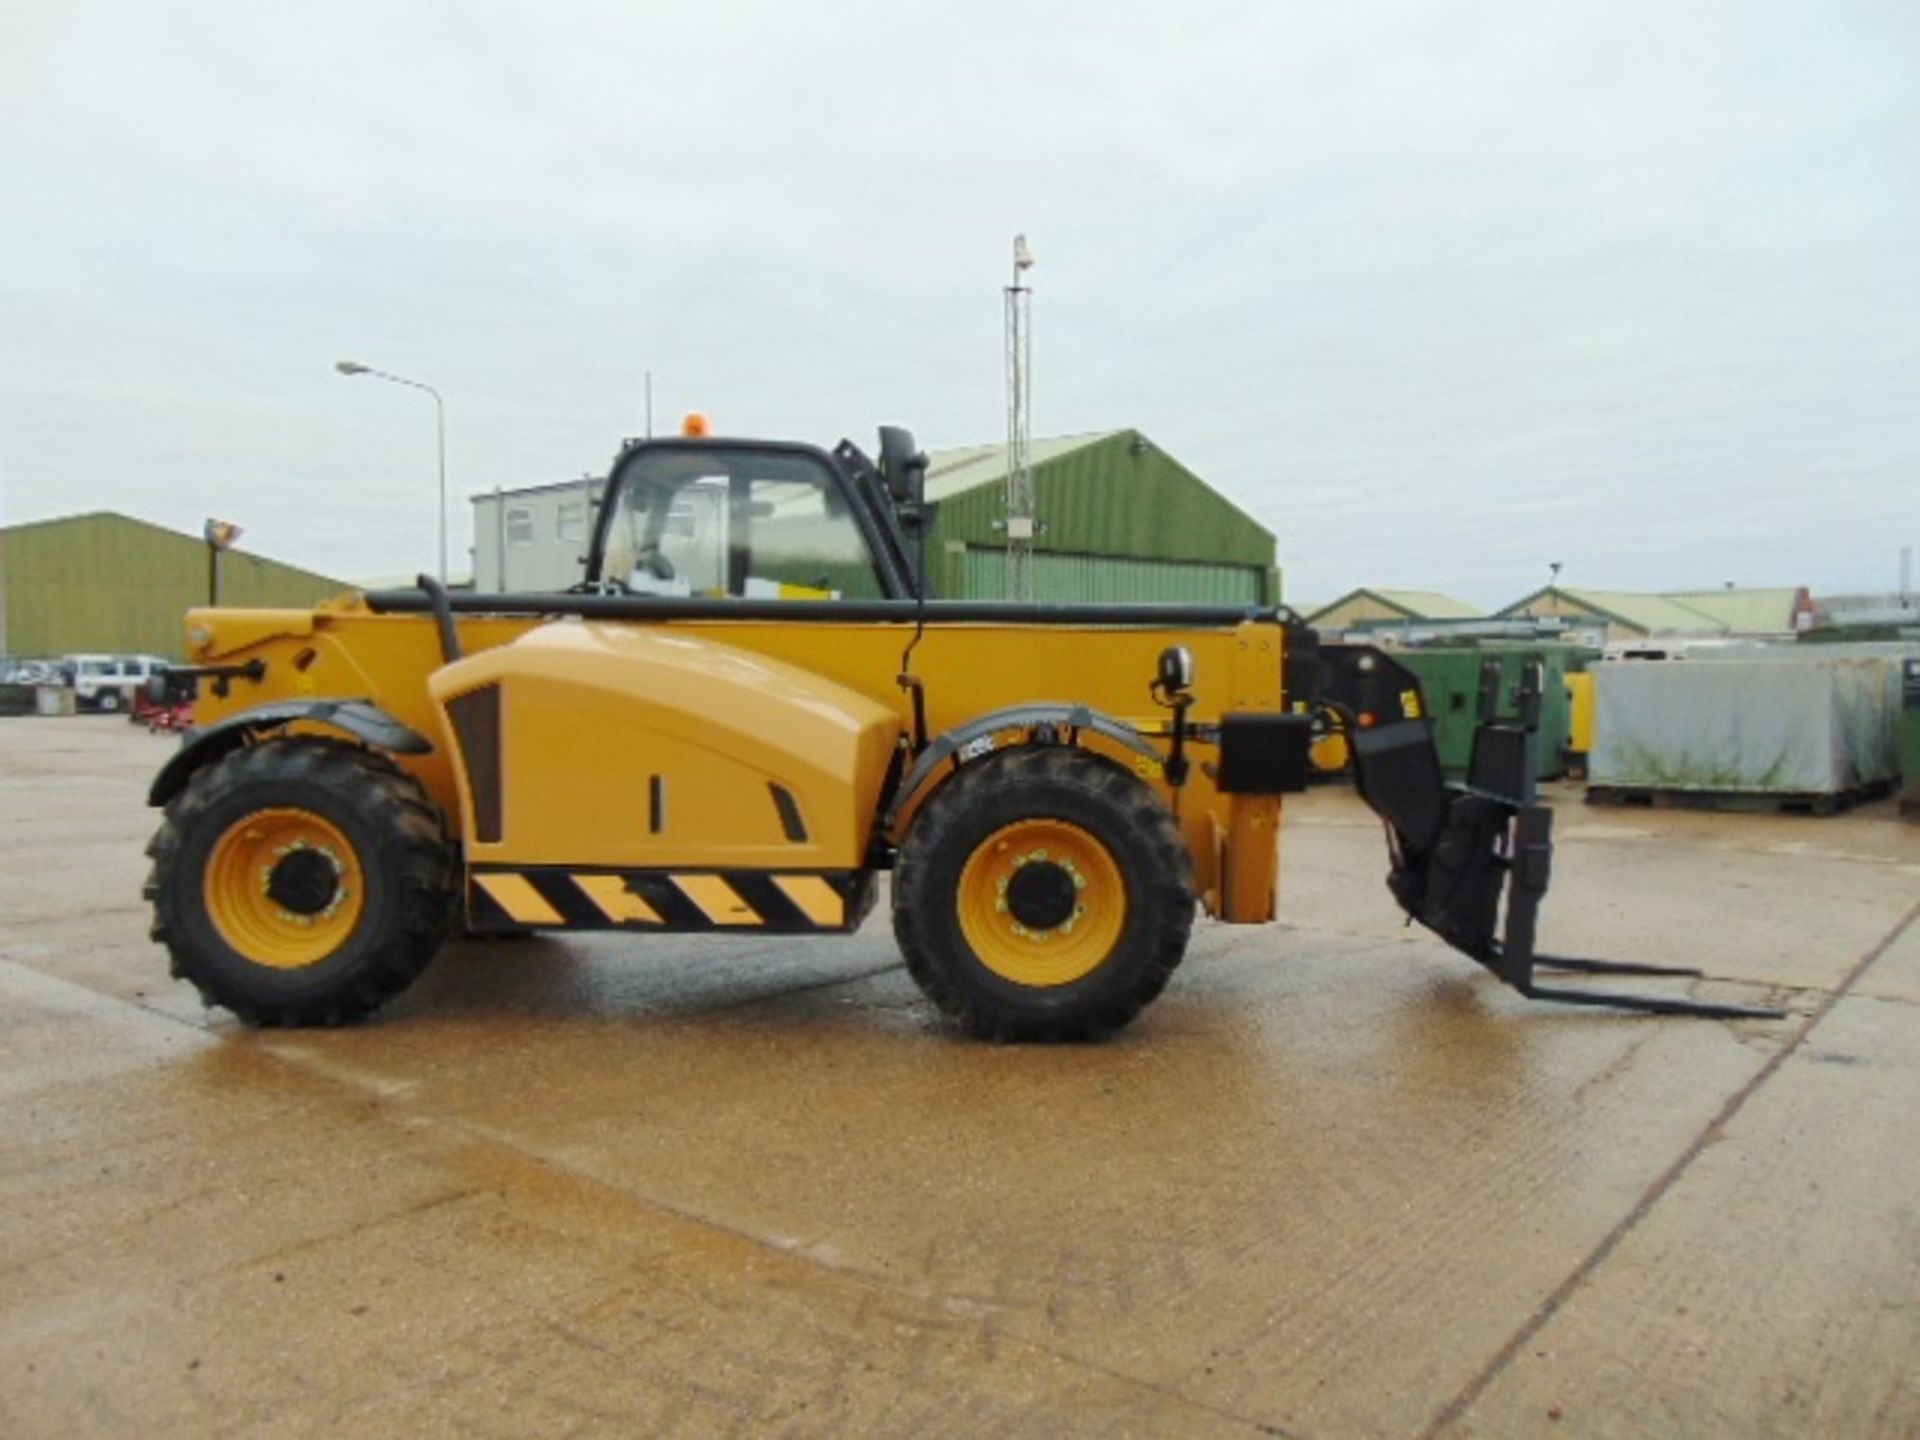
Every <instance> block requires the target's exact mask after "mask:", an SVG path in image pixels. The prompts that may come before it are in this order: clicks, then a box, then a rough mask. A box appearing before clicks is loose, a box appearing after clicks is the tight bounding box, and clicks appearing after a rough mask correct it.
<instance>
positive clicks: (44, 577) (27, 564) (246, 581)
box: [0, 510, 351, 660]
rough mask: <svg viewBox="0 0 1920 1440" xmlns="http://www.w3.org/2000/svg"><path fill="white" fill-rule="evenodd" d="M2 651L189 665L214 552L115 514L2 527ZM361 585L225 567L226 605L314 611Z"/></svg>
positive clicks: (243, 564) (267, 568)
mask: <svg viewBox="0 0 1920 1440" xmlns="http://www.w3.org/2000/svg"><path fill="white" fill-rule="evenodd" d="M0 567H3V568H4V579H3V580H0V592H4V600H5V609H4V611H0V654H5V655H15V656H56V655H73V654H87V653H104V654H131V655H160V656H164V657H166V658H167V659H173V660H177V659H180V658H182V655H183V650H182V645H183V641H184V639H185V636H184V635H183V633H182V626H181V616H182V615H183V614H184V613H185V612H186V610H187V608H188V607H189V606H193V605H204V604H206V603H207V598H208V597H207V586H208V567H207V546H206V543H205V542H204V541H202V540H201V539H200V538H199V537H198V536H194V535H182V534H180V533H179V532H178V531H175V530H168V529H166V528H165V527H163V526H160V525H152V524H149V523H148V522H146V521H145V520H135V519H134V518H133V517H132V516H129V515H119V514H116V513H114V512H112V511H109V510H102V511H96V512H94V513H93V514H89V515H72V516H68V517H66V518H64V519H60V520H42V521H38V522H35V523H32V524H25V525H13V526H9V527H7V528H6V529H4V530H0ZM350 588H351V587H350V586H348V585H346V584H344V583H342V582H341V581H338V580H329V579H328V578H327V577H326V576H324V575H316V574H314V573H313V572H312V571H310V570H300V569H296V568H295V567H293V566H291V565H282V564H279V563H278V562H277V561H273V560H266V559H262V558H261V557H260V556H258V555H249V554H246V553H245V552H243V551H239V550H230V551H228V552H227V553H226V554H225V555H224V556H222V557H221V561H220V601H221V603H222V604H224V605H291V606H306V605H312V604H313V603H314V602H315V601H318V600H323V599H326V598H327V597H328V596H330V595H338V594H339V593H341V592H342V591H343V590H347V589H350Z"/></svg>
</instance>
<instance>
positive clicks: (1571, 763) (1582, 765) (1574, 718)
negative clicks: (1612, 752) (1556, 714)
mask: <svg viewBox="0 0 1920 1440" xmlns="http://www.w3.org/2000/svg"><path fill="white" fill-rule="evenodd" d="M1567 704H1568V717H1569V718H1568V730H1567V768H1568V769H1569V770H1570V771H1571V772H1572V774H1573V775H1574V776H1575V778H1577V779H1585V778H1586V774H1587V757H1588V756H1590V755H1591V754H1593V672H1592V671H1591V670H1573V671H1569V672H1568V674H1567Z"/></svg>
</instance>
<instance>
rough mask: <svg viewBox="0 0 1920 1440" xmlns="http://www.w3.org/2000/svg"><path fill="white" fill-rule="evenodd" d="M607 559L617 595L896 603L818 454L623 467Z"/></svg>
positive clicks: (679, 454) (647, 458)
mask: <svg viewBox="0 0 1920 1440" xmlns="http://www.w3.org/2000/svg"><path fill="white" fill-rule="evenodd" d="M613 506H614V512H613V514H612V516H611V517H610V519H609V522H608V527H607V532H606V533H607V538H606V545H605V549H604V552H603V554H602V557H601V565H600V581H601V584H602V585H603V586H604V587H605V588H606V589H609V590H615V591H624V592H628V593H634V594H648V595H689V596H732V597H735V598H743V599H765V600H841V599H846V600H872V599H878V598H881V597H882V596H884V595H885V593H886V592H885V590H884V589H883V587H882V586H881V583H880V577H879V573H878V571H877V569H876V567H875V565H874V559H873V553H872V551H871V550H870V549H869V548H868V546H867V542H866V537H865V536H864V535H862V534H861V531H860V526H859V524H858V523H857V522H856V520H855V519H854V516H853V514H852V512H851V511H849V509H848V508H847V504H846V500H845V497H844V496H843V494H842V492H841V490H840V484H839V480H838V478H837V477H836V476H835V475H834V474H833V472H832V471H830V470H829V469H828V468H827V467H826V466H825V465H824V464H822V463H821V461H820V460H819V459H818V458H816V457H814V456H811V455H805V454H795V453H791V452H766V451H757V450H729V449H725V448H723V447H714V448H711V449H709V448H704V447H703V448H701V449H698V450H691V449H687V450H682V449H665V448H663V449H659V450H651V451H646V450H643V451H641V452H640V453H639V454H637V455H635V456H634V457H633V459H631V460H630V461H628V463H627V464H626V465H625V466H624V467H623V468H622V470H621V471H620V473H619V475H618V477H617V484H616V486H615V493H614V496H613Z"/></svg>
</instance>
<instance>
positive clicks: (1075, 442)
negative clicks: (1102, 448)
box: [927, 430, 1123, 502]
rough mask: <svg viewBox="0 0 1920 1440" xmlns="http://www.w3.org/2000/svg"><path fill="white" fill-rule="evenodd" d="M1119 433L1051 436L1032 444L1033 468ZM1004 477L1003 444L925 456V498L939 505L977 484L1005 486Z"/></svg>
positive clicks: (1091, 431) (1005, 457)
mask: <svg viewBox="0 0 1920 1440" xmlns="http://www.w3.org/2000/svg"><path fill="white" fill-rule="evenodd" d="M1122 433H1123V432H1122V431H1119V430H1089V431H1088V432H1086V433H1085V434H1084V435H1051V436H1045V437H1043V438H1041V439H1038V440H1035V441H1034V442H1033V463H1034V465H1035V467H1036V468H1037V467H1039V466H1041V465H1044V464H1046V463H1047V462H1048V461H1049V460H1058V459H1059V458H1060V457H1061V456H1062V455H1071V454H1072V453H1073V452H1074V451H1076V450H1084V449H1086V448H1087V447H1088V446H1090V445H1098V444H1099V443H1100V442H1101V441H1103V440H1111V439H1112V438H1113V437H1114V436H1116V435H1119V434H1122ZM1006 478H1007V446H1006V442H1005V441H1004V440H1003V441H997V442H995V443H994V444H991V445H961V446H957V447H955V448H954V449H951V450H933V451H929V452H928V454H927V499H928V500H930V501H934V502H938V501H941V500H945V499H947V498H948V497H949V496H953V495H958V494H959V493H960V492H961V491H963V490H972V489H974V488H975V487H976V486H980V485H999V484H1004V483H1005V481H1006Z"/></svg>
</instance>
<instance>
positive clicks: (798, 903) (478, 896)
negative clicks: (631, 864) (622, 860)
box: [468, 865, 874, 934]
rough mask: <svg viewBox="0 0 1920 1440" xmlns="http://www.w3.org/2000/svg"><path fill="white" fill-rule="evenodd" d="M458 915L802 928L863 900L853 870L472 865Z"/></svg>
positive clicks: (867, 892)
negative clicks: (465, 905)
mask: <svg viewBox="0 0 1920 1440" xmlns="http://www.w3.org/2000/svg"><path fill="white" fill-rule="evenodd" d="M471 882H472V883H471V884H470V886H469V888H468V922H469V924H471V925H472V927H473V928H474V929H476V930H505V929H525V928H528V927H534V928H539V929H565V930H607V929H644V930H659V931H701V930H757V931H761V932H773V933H779V934H809V933H819V932H821V931H844V930H851V929H853V928H855V927H856V926H857V925H858V924H859V923H860V921H861V920H862V919H864V918H865V916H866V913H867V911H868V909H870V908H871V906H872V903H873V889H874V887H873V876H872V875H871V873H868V872H865V871H858V870H839V871H827V872H817V871H816V872H812V873H806V874H797V873H791V872H778V871H766V870H726V871H716V870H704V871H681V870H578V869H573V868H571V867H568V866H559V865H552V866H546V865H543V866H533V867H526V868H520V869H504V868H502V869H489V868H476V869H475V870H474V871H473V872H472V875H471Z"/></svg>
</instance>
